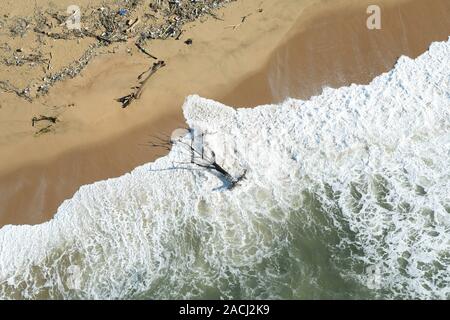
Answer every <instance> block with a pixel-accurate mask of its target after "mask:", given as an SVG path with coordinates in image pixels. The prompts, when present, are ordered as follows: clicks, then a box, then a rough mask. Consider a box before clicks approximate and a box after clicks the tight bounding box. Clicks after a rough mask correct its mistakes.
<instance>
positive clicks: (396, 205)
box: [0, 40, 450, 299]
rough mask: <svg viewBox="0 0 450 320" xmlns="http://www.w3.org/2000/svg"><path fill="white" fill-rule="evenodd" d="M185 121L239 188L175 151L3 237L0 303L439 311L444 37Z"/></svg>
mask: <svg viewBox="0 0 450 320" xmlns="http://www.w3.org/2000/svg"><path fill="white" fill-rule="evenodd" d="M183 108H184V114H185V117H186V120H187V123H188V124H189V126H190V127H193V128H198V129H199V130H202V131H203V132H206V133H207V135H206V136H205V142H206V143H207V144H208V146H209V147H210V148H211V149H212V150H214V151H215V152H216V154H217V156H218V159H221V163H223V165H224V167H226V168H227V169H228V170H229V171H230V172H231V173H233V174H238V173H239V172H242V170H247V175H246V179H245V180H244V181H242V182H241V184H240V185H239V186H237V187H236V188H234V189H232V190H226V189H223V188H222V189H221V188H220V186H221V181H220V179H218V178H217V177H216V176H214V175H211V174H210V173H208V172H206V171H205V170H201V169H199V168H195V167H189V166H188V167H185V168H184V169H180V168H179V167H180V165H179V163H180V162H185V161H189V159H188V157H189V155H188V154H186V152H185V151H184V149H183V148H181V147H180V146H175V147H174V148H173V150H172V151H171V152H170V154H169V155H168V156H166V157H163V158H161V159H159V160H157V161H156V162H154V163H150V164H146V165H144V166H141V167H139V168H136V169H135V170H133V171H132V172H131V173H129V174H126V175H124V176H122V177H120V178H117V179H110V180H107V181H101V182H97V183H94V184H92V185H88V186H83V187H81V188H80V190H79V191H78V192H77V193H76V194H75V195H74V197H73V198H72V199H70V200H67V201H65V202H64V203H63V204H62V205H61V207H60V208H59V209H58V213H57V214H56V216H55V218H54V219H53V220H51V221H50V222H48V223H44V224H41V225H37V226H6V227H4V228H2V229H1V230H0V292H1V293H0V295H1V297H3V298H48V297H50V298H202V297H203V298H335V297H340V298H355V297H363V298H364V297H387V298H394V297H403V298H407V297H409V298H444V299H445V298H447V299H448V298H450V286H449V285H448V284H449V283H450V272H449V268H450V232H449V231H450V40H449V42H442V43H434V44H433V45H432V46H431V47H430V50H429V51H428V52H427V53H425V54H423V55H422V56H420V57H419V58H417V59H415V60H412V59H409V58H406V57H402V58H401V59H400V60H399V62H398V63H397V65H396V66H395V68H394V70H392V71H391V72H389V73H386V74H383V75H381V76H379V77H377V78H376V79H375V80H374V81H373V82H372V83H371V84H370V85H367V86H360V85H352V86H350V87H344V88H340V89H325V90H324V92H323V93H322V94H321V95H320V96H317V97H313V98H312V99H310V100H309V101H300V100H294V99H289V100H287V101H285V102H284V103H282V104H280V105H271V106H261V107H257V108H254V109H239V110H234V109H232V108H229V107H227V106H224V105H222V104H220V103H217V102H214V101H211V100H206V99H202V98H200V97H198V96H191V97H189V98H188V99H187V100H186V102H185V105H184V107H183ZM186 138H187V137H186ZM225 142H226V143H225ZM224 145H226V146H227V147H226V148H224ZM230 145H231V146H232V147H230Z"/></svg>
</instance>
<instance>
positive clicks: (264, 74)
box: [0, 0, 450, 226]
mask: <svg viewBox="0 0 450 320" xmlns="http://www.w3.org/2000/svg"><path fill="white" fill-rule="evenodd" d="M20 2H21V1H15V2H13V1H6V5H5V6H4V7H2V9H1V10H2V11H3V10H5V11H7V12H8V14H10V15H11V16H14V15H19V14H20V15H25V14H27V12H26V11H17V9H15V10H16V11H14V10H13V8H17V6H16V4H17V3H20ZM24 3H25V1H24ZM87 3H88V1H84V2H83V1H80V6H81V7H83V5H87ZM99 3H100V2H99ZM369 4H379V5H380V7H381V8H382V29H381V30H368V29H367V28H366V19H367V17H368V15H367V13H366V8H367V6H368V5H369ZM37 5H38V6H39V5H40V6H45V5H46V1H37ZM59 5H60V6H61V8H64V3H62V2H61V4H58V6H59ZM96 5H97V2H96V1H93V2H90V3H89V6H91V7H95V6H96ZM8 10H9V11H8ZM30 10H32V9H30ZM30 12H31V11H30ZM2 14H4V13H3V12H2ZM216 15H217V17H219V18H220V19H214V18H212V17H208V18H202V20H201V21H195V22H192V23H189V24H187V25H186V26H185V32H184V33H183V36H182V38H181V39H180V40H175V39H167V40H154V41H152V42H150V43H149V46H148V48H147V49H148V50H149V52H151V53H152V54H153V55H155V56H156V57H158V59H161V60H164V61H165V62H166V64H167V66H166V67H164V68H162V69H161V70H160V71H158V72H157V73H156V74H155V75H154V76H153V77H152V78H151V80H150V81H149V82H148V83H147V84H146V86H145V89H144V90H143V93H142V96H141V98H140V99H139V100H136V101H135V102H134V103H133V104H131V105H130V106H128V107H127V108H126V109H122V108H121V106H120V104H119V103H118V102H117V101H115V99H117V98H119V97H122V96H124V95H126V94H128V93H129V92H130V88H131V87H133V86H135V85H136V83H137V77H138V76H139V74H141V73H142V72H143V71H145V70H147V69H148V68H149V67H150V66H151V65H152V64H153V63H154V60H153V59H150V58H149V57H148V56H146V55H144V54H142V52H140V51H139V50H138V49H137V48H135V47H133V46H130V45H129V44H128V43H119V44H114V45H111V46H109V47H106V48H103V49H102V53H101V54H100V55H98V56H97V57H95V58H93V59H92V61H91V62H90V63H89V64H88V65H87V67H86V68H85V69H84V70H82V71H81V74H80V75H78V76H76V77H75V78H73V79H67V80H64V81H62V82H58V83H56V84H55V86H53V87H52V88H50V90H49V92H48V94H46V95H43V96H41V97H39V98H36V99H33V101H32V102H31V103H30V102H28V101H26V100H24V99H23V98H21V97H18V96H17V95H16V94H14V93H4V92H1V93H0V123H1V125H0V226H2V225H5V224H36V223H40V222H43V221H46V220H48V219H50V218H51V217H52V216H53V215H54V214H55V213H56V210H57V208H58V206H59V205H60V204H61V203H62V201H64V200H65V199H68V198H70V197H71V196H72V195H73V194H74V192H75V191H76V190H77V189H78V188H79V187H80V186H81V185H84V184H88V183H91V182H94V181H98V180H103V179H107V178H111V177H116V176H119V175H122V174H124V173H126V172H128V171H130V170H131V169H132V168H134V167H136V166H138V165H140V164H143V163H146V162H149V161H152V160H154V159H155V158H157V157H158V156H160V155H163V154H164V153H163V151H162V150H154V149H151V148H149V147H146V146H145V143H146V141H148V140H149V139H150V138H151V136H153V135H155V134H158V133H166V134H170V133H171V132H172V131H173V130H174V129H176V128H179V127H184V126H185V124H184V121H183V117H182V112H181V105H182V104H183V101H184V99H185V98H186V96H188V95H190V94H199V95H201V96H203V97H206V98H212V99H216V100H218V101H221V102H223V103H225V104H228V105H231V106H235V107H252V106H256V105H260V104H268V103H272V102H279V101H281V100H283V99H285V98H286V97H297V98H302V99H306V98H308V97H310V96H312V95H316V94H319V93H320V92H321V90H322V88H323V87H325V86H331V87H339V86H343V85H349V84H351V83H361V84H363V83H368V82H369V81H370V80H371V79H373V78H374V77H375V76H376V75H379V74H381V73H383V72H386V71H388V70H389V69H391V68H392V67H393V66H394V64H395V62H396V61H397V59H398V58H399V57H400V56H401V55H407V56H410V57H416V56H418V55H419V54H421V53H423V52H424V51H426V50H427V48H428V46H429V45H430V44H431V43H432V42H433V41H442V40H445V39H447V38H448V36H449V35H450V20H449V19H448V17H449V16H450V3H449V2H448V1H447V0H432V1H424V0H404V1H389V0H385V1H365V0H364V1H356V0H339V1H333V2H332V3H331V2H330V1H314V0H305V1H298V0H280V1H274V0H265V1H263V0H245V1H243V0H238V1H236V2H232V3H229V4H227V5H226V6H225V7H224V8H221V9H218V10H217V12H216ZM244 16H245V17H246V18H245V19H243V17H244ZM344 21H345V22H346V23H345V24H344V23H343V22H344ZM189 38H190V39H192V40H193V42H192V44H191V45H187V44H185V43H184V41H185V40H186V39H189ZM4 41H5V38H4V36H3V38H2V41H1V42H4ZM17 41H19V42H20V41H24V42H25V41H26V38H20V39H19V40H17ZM51 41H53V42H54V47H53V48H51V49H49V50H50V51H52V50H53V51H54V54H53V55H54V56H55V57H58V53H57V52H58V50H59V52H60V53H59V55H60V57H61V58H60V59H59V60H58V59H56V60H55V62H54V64H53V65H52V67H53V68H55V69H58V68H61V67H62V66H64V65H65V64H66V63H68V62H70V59H77V57H79V56H80V55H81V54H82V51H83V48H87V47H88V46H89V45H90V44H92V43H93V40H92V39H85V40H83V41H82V42H81V43H77V40H70V44H71V45H70V47H65V46H66V45H67V42H64V41H67V40H51ZM15 45H16V46H18V47H22V46H23V47H25V43H17V44H15ZM130 47H131V49H130ZM68 48H69V49H68ZM76 48H78V49H76ZM27 50H31V49H27ZM66 51H69V52H68V53H67V52H66ZM17 69H20V68H15V69H11V68H9V67H3V66H2V69H1V70H0V78H1V80H4V79H8V80H11V79H13V80H14V81H15V83H16V84H17V86H20V84H21V83H22V84H23V81H24V80H23V79H25V78H27V77H28V76H31V75H32V73H28V71H27V69H21V70H22V71H21V72H22V73H19V72H17ZM30 72H31V71H30ZM36 76H37V75H36ZM21 81H22V82H21ZM42 114H46V115H48V114H52V115H57V116H58V119H59V121H58V122H57V123H56V124H55V125H54V126H52V127H51V131H50V132H48V133H45V134H40V135H36V130H39V128H36V127H32V126H31V119H32V118H33V117H34V116H38V115H42Z"/></svg>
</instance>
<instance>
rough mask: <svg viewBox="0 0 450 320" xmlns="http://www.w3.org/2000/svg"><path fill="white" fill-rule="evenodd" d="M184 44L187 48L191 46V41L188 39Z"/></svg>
mask: <svg viewBox="0 0 450 320" xmlns="http://www.w3.org/2000/svg"><path fill="white" fill-rule="evenodd" d="M184 43H185V44H187V45H188V46H190V45H191V44H192V39H191V38H189V39H187V40H186V41H185V42H184Z"/></svg>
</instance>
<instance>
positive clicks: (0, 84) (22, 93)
mask: <svg viewBox="0 0 450 320" xmlns="http://www.w3.org/2000/svg"><path fill="white" fill-rule="evenodd" d="M0 89H1V90H2V91H4V92H10V93H15V94H16V95H17V96H18V97H20V98H23V99H25V100H27V101H28V102H31V101H32V99H31V97H30V88H28V87H27V88H25V89H19V88H17V87H15V86H14V85H12V84H11V83H9V81H3V80H1V81H0Z"/></svg>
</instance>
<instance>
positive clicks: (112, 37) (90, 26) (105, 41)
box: [0, 0, 235, 105]
mask: <svg viewBox="0 0 450 320" xmlns="http://www.w3.org/2000/svg"><path fill="white" fill-rule="evenodd" d="M232 1H235V0H118V1H114V3H112V1H109V2H108V3H106V4H104V5H103V7H100V8H90V9H86V8H82V10H81V11H82V12H83V15H82V17H81V28H80V29H70V28H67V26H66V21H67V19H68V18H69V16H70V14H68V13H67V12H66V11H57V10H55V9H54V8H48V9H46V10H41V9H38V8H37V9H36V10H35V13H34V16H33V17H16V18H14V20H9V19H8V18H5V19H3V20H2V24H3V25H4V26H6V27H7V28H9V30H10V33H11V35H12V36H21V37H23V36H24V35H25V34H27V32H34V33H35V34H36V36H37V42H36V44H37V45H38V47H37V48H36V50H35V51H34V52H33V53H30V54H28V55H27V54H25V53H24V52H15V53H12V52H10V53H8V54H6V55H4V56H3V63H4V64H6V65H9V66H22V65H24V64H30V65H34V64H43V63H46V64H47V65H46V68H43V70H44V72H45V75H44V76H43V77H42V78H41V79H42V80H41V81H40V83H39V82H38V83H37V85H36V88H37V89H36V90H33V97H34V96H35V95H37V96H39V95H42V94H46V93H47V92H48V91H49V89H50V88H51V87H52V86H53V85H54V84H55V83H56V82H58V81H62V80H64V79H66V78H73V77H75V76H77V75H78V74H79V73H80V72H81V70H82V69H83V68H85V67H86V65H87V64H88V63H89V62H90V60H91V59H92V58H93V57H94V56H96V55H97V53H98V51H99V50H98V49H99V48H101V47H104V46H110V45H111V44H113V43H117V42H123V43H124V42H127V43H130V44H131V45H134V46H136V47H137V48H138V49H139V51H140V52H141V53H143V54H145V55H146V56H148V57H149V58H151V59H155V60H158V57H156V56H155V55H154V54H152V53H151V50H149V49H148V48H147V42H149V41H151V40H153V39H168V38H173V39H176V40H179V39H181V37H182V34H183V27H184V25H185V24H186V23H188V22H191V21H194V20H196V19H198V18H200V17H203V16H211V17H213V18H215V19H220V17H218V16H217V15H216V14H215V12H214V11H215V10H216V9H218V8H220V7H221V6H223V5H224V4H226V3H229V2H232ZM46 38H49V39H52V40H55V41H58V40H76V39H82V38H92V39H95V40H96V42H95V43H94V44H91V45H90V46H89V47H88V48H87V50H86V51H85V53H84V54H83V56H82V57H81V58H80V59H79V60H78V61H74V62H73V63H72V64H70V65H69V66H66V67H64V68H63V69H62V70H59V71H57V72H56V73H49V72H50V70H51V68H50V61H51V59H52V57H50V59H49V58H48V57H47V56H43V55H42V54H41V53H40V52H41V51H40V50H39V46H44V45H46V43H47V42H46ZM185 43H186V44H188V45H189V44H192V39H187V40H186V41H185ZM0 49H1V48H0ZM128 49H130V48H128ZM44 51H45V50H44ZM0 62H1V60H0ZM34 82H35V81H34ZM30 86H31V85H30ZM0 90H3V91H9V92H15V93H16V94H17V95H18V96H20V97H23V98H25V99H27V100H31V95H30V89H29V88H25V89H23V90H21V89H18V88H15V87H11V85H10V84H9V83H8V84H7V83H6V82H4V83H3V85H0ZM133 99H135V98H134V97H133ZM133 99H131V101H132V100H133ZM127 105H128V104H127Z"/></svg>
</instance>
